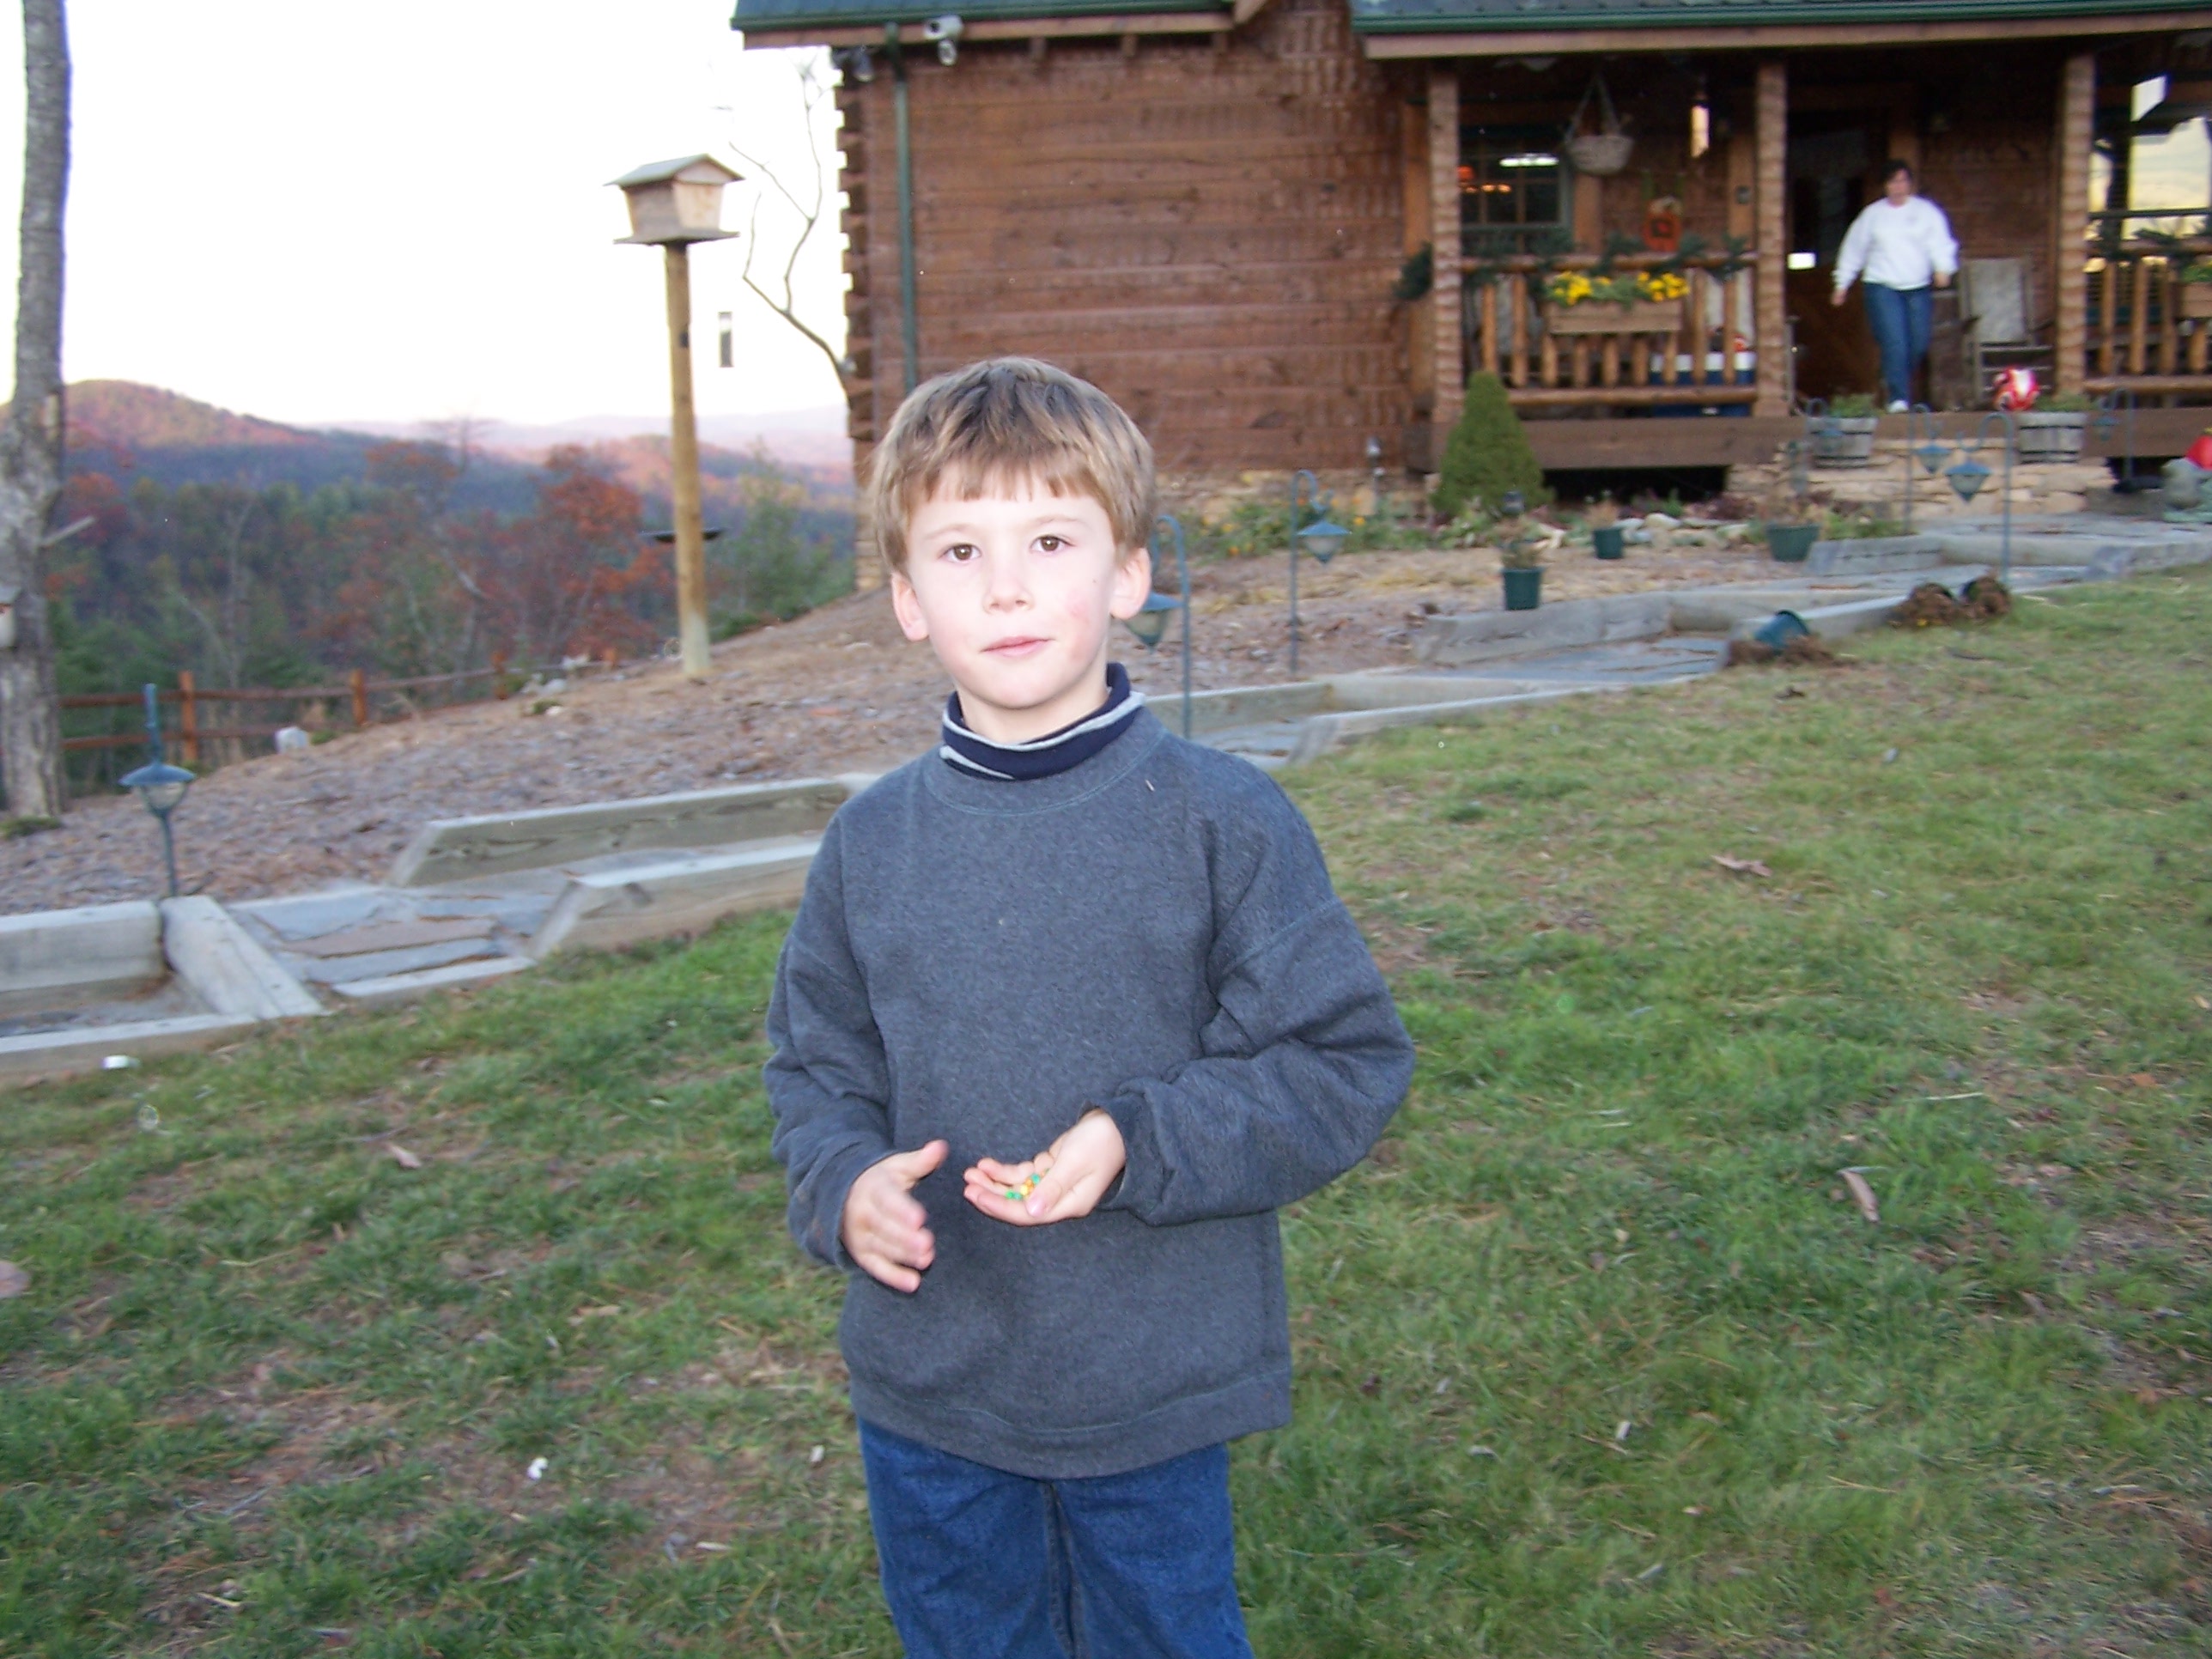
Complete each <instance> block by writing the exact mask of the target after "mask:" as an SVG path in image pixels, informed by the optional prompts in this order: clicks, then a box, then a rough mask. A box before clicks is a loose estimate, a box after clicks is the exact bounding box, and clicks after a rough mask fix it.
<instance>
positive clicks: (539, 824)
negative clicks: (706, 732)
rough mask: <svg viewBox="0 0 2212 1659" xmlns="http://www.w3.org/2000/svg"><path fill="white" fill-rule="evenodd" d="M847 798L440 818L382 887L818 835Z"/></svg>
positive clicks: (803, 787)
mask: <svg viewBox="0 0 2212 1659" xmlns="http://www.w3.org/2000/svg"><path fill="white" fill-rule="evenodd" d="M851 793H852V792H851V788H850V781H849V780H845V779H839V778H801V779H799V780H797V781H793V782H789V783H755V784H741V785H738V787H733V788H729V789H702V790H698V791H695V792H692V793H686V794H680V795H652V796H647V797H645V798H644V799H638V800H624V801H594V802H592V803H591V804H589V805H584V806H548V807H543V808H539V809H537V810H534V811H526V812H507V813H501V814H499V815H497V816H489V817H468V818H441V819H439V820H437V821H435V822H434V823H426V824H424V825H423V826H422V828H421V829H418V830H417V831H416V833H415V836H414V837H413V839H412V840H410V842H408V844H407V846H406V848H405V849H404V851H402V852H401V854H399V858H398V862H397V863H396V864H394V865H393V866H392V875H391V878H390V885H392V886H394V887H435V886H439V885H442V884H446V883H448V882H458V881H465V880H471V879H474V878H479V877H483V876H488V875H500V874H505V873H508V872H513V871H518V870H542V869H544V868H546V867H547V866H551V865H558V864H571V863H574V862H577V861H579V860H584V859H590V858H599V857H604V856H605V855H606V854H611V853H631V852H643V851H659V850H663V849H665V850H668V851H671V852H672V851H678V850H681V849H684V848H698V847H727V846H730V845H732V844H733V843H735V842H746V841H761V840H765V839H768V838H769V837H772V836H810V835H819V834H821V832H822V830H823V828H824V827H825V826H827V825H828V823H829V817H830V814H832V813H833V812H835V811H836V810H837V809H838V808H839V807H840V806H842V805H844V804H845V802H846V800H847V799H848V798H849V797H850V795H851Z"/></svg>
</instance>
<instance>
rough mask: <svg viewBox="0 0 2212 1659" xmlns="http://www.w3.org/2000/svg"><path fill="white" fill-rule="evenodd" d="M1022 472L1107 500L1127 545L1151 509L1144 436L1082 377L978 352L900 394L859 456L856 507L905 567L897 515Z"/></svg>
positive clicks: (967, 495) (1153, 497)
mask: <svg viewBox="0 0 2212 1659" xmlns="http://www.w3.org/2000/svg"><path fill="white" fill-rule="evenodd" d="M1023 481H1031V482H1034V483H1036V485H1037V486H1038V487H1039V488H1041V489H1047V490H1049V491H1050V492H1051V493H1052V494H1054V495H1088V496H1090V497H1091V499H1092V500H1094V501H1097V503H1098V504H1099V505H1100V506H1101V507H1104V508H1105V509H1106V518H1107V521H1108V522H1109V524H1111V525H1112V526H1113V527H1114V544H1115V547H1117V548H1118V549H1119V550H1121V552H1123V553H1124V554H1127V553H1133V552H1135V551H1136V550H1137V549H1139V548H1140V547H1144V546H1146V545H1148V544H1150V542H1151V539H1152V521H1153V520H1155V519H1157V518H1158V516H1159V495H1158V486H1157V485H1156V483H1155V482H1154V480H1153V477H1152V445H1151V444H1150V443H1148V442H1147V441H1146V438H1145V435H1144V434H1143V433H1141V432H1139V431H1138V430H1137V423H1136V422H1134V421H1132V420H1131V419H1130V418H1129V417H1128V416H1127V415H1126V414H1124V413H1123V412H1122V411H1121V406H1120V405H1119V404H1116V403H1115V401H1114V400H1113V399H1112V398H1109V397H1108V396H1107V395H1106V394H1105V393H1104V392H1101V391H1100V390H1099V389H1098V388H1097V386H1092V385H1091V384H1090V383H1089V382H1088V381H1085V380H1077V379H1076V378H1075V376H1073V374H1067V373H1066V371H1064V370H1061V369H1057V368H1054V367H1053V366H1052V365H1051V364H1050V363H1045V362H1038V361H1037V360H1036V358H1034V357H987V358H985V359H984V360H983V361H982V362H977V363H970V364H969V365H968V367H967V368H957V369H955V370H953V371H952V373H951V374H940V375H939V376H938V377H937V378H936V379H935V380H928V381H925V382H924V383H923V384H922V385H921V386H916V387H915V389H914V390H913V391H912V392H908V394H907V398H906V401H905V402H904V403H902V404H900V405H899V408H898V413H897V414H896V415H894V416H891V424H890V431H888V432H886V433H885V434H884V441H883V442H882V443H881V444H879V445H878V446H877V448H876V453H875V454H874V455H873V456H872V457H871V458H870V460H869V464H868V485H867V494H866V498H865V501H864V502H863V509H862V510H863V512H864V513H865V514H866V520H867V523H868V526H869V527H870V528H871V529H872V531H873V532H875V538H876V547H877V549H878V551H880V552H881V553H882V554H883V556H884V562H885V563H886V564H888V565H889V566H890V568H892V569H893V570H896V571H897V572H899V573H901V574H904V573H905V570H906V526H907V520H908V517H909V516H910V515H911V514H912V513H913V512H914V509H915V507H918V506H920V505H921V503H922V502H923V501H927V499H928V498H929V497H930V495H933V493H935V492H936V491H937V490H938V489H940V488H942V489H949V490H951V491H952V492H953V493H954V494H955V495H958V496H959V497H960V499H962V500H963V501H974V500H975V498H976V497H977V496H979V495H982V494H984V492H985V491H987V490H988V489H994V488H1004V487H1006V486H1007V485H1009V484H1012V483H1018V482H1023Z"/></svg>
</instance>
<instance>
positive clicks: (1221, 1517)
mask: <svg viewBox="0 0 2212 1659" xmlns="http://www.w3.org/2000/svg"><path fill="white" fill-rule="evenodd" d="M866 511H867V512H868V513H869V515H870V518H871V520H872V524H873V526H874V529H875V532H876V536H877V544H878V547H879V548H880V549H881V550H883V553H884V557H885V559H886V560H887V561H888V562H889V564H890V589H891V603H892V605H893V608H894V609H895V611H896V613H897V616H898V620H899V625H900V627H901V628H902V629H903V630H904V632H905V634H906V635H907V637H908V639H912V640H917V641H918V640H925V639H926V640H927V641H929V642H930V643H931V645H932V646H933V647H934V649H935V650H936V652H937V654H938V657H939V660H940V661H942V662H943V664H944V665H945V670H946V671H947V672H948V673H949V674H950V675H951V678H952V683H953V685H954V687H955V688H956V689H955V691H954V693H953V696H952V697H951V701H950V702H949V703H948V705H947V708H946V711H945V725H944V744H943V746H942V747H941V748H940V749H939V750H938V751H937V752H936V753H934V754H931V755H927V756H925V757H922V758H921V759H919V760H916V761H913V762H911V763H908V764H907V765H906V766H903V767H902V768H900V769H898V770H896V771H895V772H892V773H890V775H887V776H885V777H884V779H882V780H881V781H879V782H878V783H877V784H875V785H874V786H873V787H871V788H870V789H868V790H867V791H866V793H863V794H862V795H860V797H858V798H857V799H854V800H852V801H850V802H848V804H847V805H845V807H844V808H843V809H842V811H839V813H838V814H837V816H836V819H835V821H834V822H833V823H831V824H830V825H829V829H828V831H827V832H826V833H825V834H824V836H823V841H822V849H821V851H820V853H819V854H817V856H816V858H815V860H814V865H813V868H812V870H811V872H810V873H809V875H808V878H807V883H806V894H805V900H804V902H802V903H801V904H800V906H799V916H798V920H797V921H795V922H794V923H793V927H792V930H791V933H790V936H789V939H788V940H787V942H786V944H785V946H784V951H783V957H782V960H781V963H779V964H778V967H777V970H776V982H775V994H774V997H773V999H772V1000H771V1002H770V1004H769V1018H768V1031H769V1041H770V1042H772V1043H773V1044H774V1045H775V1055H774V1057H773V1058H772V1059H771V1060H769V1065H768V1069H767V1083H768V1091H769V1101H770V1103H771V1104H772V1105H773V1106H774V1108H775V1117H776V1130H775V1152H776V1156H777V1158H779V1159H781V1161H782V1163H783V1164H784V1165H785V1167H786V1169H787V1171H788V1175H789V1180H790V1188H791V1227H792V1231H793V1234H794V1236H795V1237H797V1238H798V1240H799V1243H800V1244H801V1245H802V1246H803V1247H804V1248H805V1249H806V1250H807V1251H808V1252H809V1253H810V1254H811V1255H814V1256H816V1257H817V1258H819V1259H820V1260H822V1261H825V1262H828V1263H829V1264H831V1265H833V1266H836V1267H840V1268H842V1269H844V1270H845V1271H846V1273H847V1274H848V1279H847V1290H846V1295H845V1310H844V1317H843V1319H842V1322H841V1326H840V1332H839V1335H840V1342H841V1346H842V1348H843V1350H844V1355H845V1361H846V1365H847V1368H848V1371H849V1372H850V1374H851V1378H852V1400H853V1410H854V1415H855V1416H856V1417H857V1418H858V1419H860V1449H861V1455H862V1459H863V1462H864V1465H865V1467H866V1474H867V1481H868V1498H869V1509H870V1512H871V1515H872V1519H873V1523H874V1527H875V1533H876V1543H877V1552H878V1556H879V1558H880V1559H881V1564H882V1576H883V1585H884V1599H885V1601H887V1602H888V1603H889V1604H890V1613H891V1618H892V1620H893V1622H894V1623H895V1624H896V1626H897V1627H898V1632H899V1635H900V1637H901V1638H902V1641H903V1642H904V1644H905V1646H906V1651H907V1653H908V1656H909V1659H989V1656H1006V1659H1033V1656H1034V1659H1047V1656H1054V1659H1057V1656H1062V1655H1073V1656H1097V1659H1139V1656H1149V1655H1176V1656H1184V1655H1188V1656H1194V1659H1196V1656H1207V1659H1212V1656H1230V1655H1239V1656H1245V1655H1249V1652H1250V1649H1249V1646H1248V1645H1247V1644H1246V1642H1245V1638H1244V1627H1243V1614H1242V1612H1241V1611H1240V1609H1239V1607H1238V1605H1237V1588H1236V1582H1235V1564H1234V1559H1233V1555H1232V1546H1231V1521H1230V1511H1229V1493H1228V1455H1227V1450H1226V1447H1225V1442H1227V1441H1228V1440H1230V1439H1231V1438H1232V1437H1236V1436H1238V1435H1243V1434H1249V1433H1252V1432H1253V1431H1255V1430H1260V1429H1267V1428H1273V1427H1277V1426H1279V1425H1281V1424H1283V1423H1285V1422H1287V1421H1288V1420H1289V1419H1290V1404H1291V1378H1290V1333H1289V1326H1288V1321H1287V1317H1286V1315H1285V1306H1284V1302H1285V1293H1284V1285H1283V1269H1282V1257H1281V1248H1280V1244H1279V1239H1278V1237H1277V1231H1276V1225H1275V1215H1274V1212H1275V1210H1276V1209H1277V1208H1278V1207H1279V1206H1282V1205H1285V1204H1287V1203H1290V1202H1291V1201H1292V1200H1295V1199H1297V1198H1300V1197H1303V1196H1304V1194H1307V1193H1310V1192H1312V1191H1313V1190H1315V1189H1316V1188H1318V1187H1321V1186H1322V1185H1323V1184H1325V1183H1326V1182H1328V1181H1330V1180H1333V1179H1334V1177H1335V1176H1339V1175H1340V1174H1342V1173H1343V1172H1344V1171H1345V1170H1348V1169H1350V1168H1351V1167H1352V1164H1355V1163H1357V1162H1358V1159H1359V1158H1361V1157H1363V1156H1364V1154H1365V1152H1366V1151H1367V1149H1368V1147H1369V1146H1371V1145H1372V1144H1373V1142H1374V1140H1375V1138H1376V1135H1377V1134H1379V1133H1381V1131H1382V1129H1383V1125H1384V1124H1385V1123H1387V1122H1388V1121H1389V1118H1390V1115H1391V1114H1392V1113H1393V1112H1394V1111H1395V1110H1396V1109H1397V1106H1398V1103H1399V1102H1400V1100H1401V1098H1402V1097H1403V1096H1404V1094H1405V1091H1406V1087H1407V1082H1408V1080H1409V1079H1410V1077H1411V1075H1412V1072H1413V1048H1412V1045H1411V1043H1410V1042H1408V1041H1407V1037H1406V1034H1405V1030H1404V1028H1403V1027H1402V1026H1401V1025H1400V1024H1399V1022H1398V1017H1397V1013H1396V1011H1395V1009H1394V1008H1393V1007H1392V1006H1391V1003H1390V996H1389V991H1388V989H1387V988H1386V987H1384V985H1383V979H1382V976H1381V975H1380V974H1379V973H1378V972H1377V971H1376V967H1375V963H1374V960H1373V958H1372V957H1370V956H1369V955H1368V953H1367V950H1366V947H1365V946H1364V945H1363V944H1362V942H1361V940H1360V937H1359V933H1358V930H1357V928H1356V927H1354V926H1353V925H1352V919H1351V917H1350V915H1348V914H1346V910H1345V908H1344V907H1343V905H1342V904H1341V903H1340V902H1338V900H1337V898H1336V896H1335V894H1334V891H1333V890H1331V888H1330V886H1329V883H1328V872H1327V871H1326V870H1325V869H1324V868H1323V866H1322V858H1321V851H1320V848H1318V847H1317V846H1316V844H1315V842H1314V838H1313V835H1312V832H1311V831H1310V829H1307V827H1306V824H1305V821H1304V819H1303V818H1302V817H1299V815H1298V812H1297V808H1295V807H1294V806H1292V805H1291V804H1290V802H1289V800H1288V799H1286V798H1285V796H1284V795H1283V793H1282V792H1281V791H1280V790H1279V789H1278V788H1277V787H1275V786H1274V784H1273V782H1271V781H1269V780H1268V779H1267V777H1266V776H1265V775H1262V774H1261V773H1260V772H1258V771H1256V770H1255V769H1253V768H1252V767H1250V766H1249V765H1247V764H1246V763H1243V762H1242V761H1239V760H1235V759H1231V757H1228V756H1225V755H1223V754H1219V753H1218V752H1216V751H1214V750H1207V749H1203V748H1200V747H1198V746H1197V745H1195V744H1188V743H1184V742H1182V740H1180V739H1179V738H1174V737H1172V736H1170V734H1169V733H1168V731H1167V729H1166V728H1165V727H1164V726H1162V725H1161V724H1160V723H1159V722H1158V720H1155V719H1154V718H1153V717H1152V715H1151V714H1149V713H1147V712H1146V710H1145V709H1144V708H1143V707H1142V703H1141V700H1140V699H1139V698H1137V697H1135V696H1132V695H1131V693H1130V690H1129V683H1128V677H1127V674H1126V673H1124V672H1123V671H1122V670H1121V667H1120V665H1117V664H1113V665H1109V663H1108V661H1107V659H1106V653H1107V645H1108V636H1109V633H1110V632H1111V630H1112V628H1113V625H1114V622H1115V618H1117V617H1129V616H1132V615H1133V614H1134V613H1135V612H1136V611H1137V610H1138V608H1139V606H1140V605H1142V604H1143V603H1144V600H1145V597H1146V593H1147V592H1150V590H1151V587H1152V561H1151V556H1150V554H1149V552H1148V551H1147V550H1146V542H1147V541H1148V540H1149V538H1150V536H1151V532H1152V521H1153V519H1154V517H1155V497H1154V490H1153V482H1152V452H1151V448H1150V446H1148V445H1147V444H1146V441H1145V439H1144V437H1143V435H1141V434H1140V433H1139V432H1138V430H1137V429H1136V427H1135V426H1134V425H1133V423H1132V422H1130V420H1129V418H1128V416H1126V415H1124V414H1123V413H1122V412H1121V410H1120V409H1118V408H1116V407H1115V405H1114V404H1113V403H1112V402H1111V401H1110V400H1109V398H1106V397H1105V396H1104V395H1103V393H1101V392H1098V391H1097V389H1096V388H1095V387H1092V386H1087V385H1085V384H1084V383H1083V382H1082V381H1079V380H1074V379H1073V378H1072V377H1070V376H1068V375H1066V374H1062V373H1060V371H1059V370H1057V369H1054V368H1049V367H1048V366H1047V365H1045V364H1043V363H1040V362H1032V361H1029V360H1026V359H1022V358H1000V359H997V360H994V361H991V362H981V363H977V364H975V365H974V366H972V367H970V368H965V369H963V370H960V371H959V372H957V373H956V374H947V375H945V376H943V377H941V378H939V379H938V380H933V381H931V382H929V383H928V384H927V385H926V386H922V387H921V388H920V389H919V390H917V391H916V392H914V393H913V394H912V395H911V396H910V397H908V399H907V400H906V402H905V404H903V405H902V407H901V408H900V410H899V411H898V414H897V416H896V417H895V418H894V419H893V421H892V422H891V426H890V431H889V433H888V434H887V435H885V437H884V442H883V444H882V446H881V447H879V448H878V450H877V452H876V455H875V458H874V463H873V465H872V471H871V474H870V480H869V487H868V494H867V501H866ZM956 1171H957V1174H956ZM856 1270H857V1271H856Z"/></svg>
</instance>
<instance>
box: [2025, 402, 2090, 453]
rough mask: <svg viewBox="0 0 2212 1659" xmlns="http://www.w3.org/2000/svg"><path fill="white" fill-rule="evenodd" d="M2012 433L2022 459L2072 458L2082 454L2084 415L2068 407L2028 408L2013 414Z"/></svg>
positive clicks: (2085, 422)
mask: <svg viewBox="0 0 2212 1659" xmlns="http://www.w3.org/2000/svg"><path fill="white" fill-rule="evenodd" d="M2013 419H2014V422H2015V424H2014V428H2013V430H2014V433H2015V436H2016V438H2017V440H2018V441H2019V445H2020V458H2021V459H2022V460H2023V461H2071V460H2076V459H2080V457H2081V439H2082V437H2083V436H2084V435H2085V434H2086V433H2087V429H2088V425H2089V416H2087V414H2086V413H2084V412H2081V411H2077V410H2029V411H2028V412H2027V414H2025V415H2016V416H2014V417H2013Z"/></svg>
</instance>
